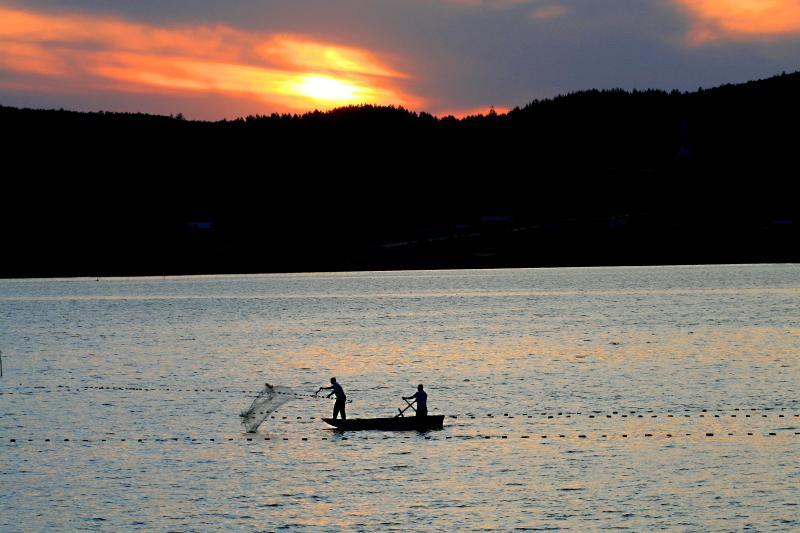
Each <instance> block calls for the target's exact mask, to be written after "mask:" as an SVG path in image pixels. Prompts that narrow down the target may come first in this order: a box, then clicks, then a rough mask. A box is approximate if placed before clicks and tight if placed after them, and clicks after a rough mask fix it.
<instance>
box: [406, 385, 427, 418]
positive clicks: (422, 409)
mask: <svg viewBox="0 0 800 533" xmlns="http://www.w3.org/2000/svg"><path fill="white" fill-rule="evenodd" d="M412 398H414V399H416V400H417V416H428V393H427V392H425V391H424V390H422V383H420V384H419V385H417V392H415V393H414V394H412V395H411V396H408V397H406V396H403V399H404V400H410V399H412Z"/></svg>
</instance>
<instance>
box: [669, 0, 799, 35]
mask: <svg viewBox="0 0 800 533" xmlns="http://www.w3.org/2000/svg"><path fill="white" fill-rule="evenodd" d="M675 2H676V3H677V4H678V5H679V6H680V7H681V8H682V9H684V10H685V11H686V12H687V13H689V15H690V16H691V17H692V18H693V20H694V27H693V29H692V32H691V34H690V41H691V42H692V43H693V44H703V43H706V42H709V41H714V40H719V39H759V38H771V37H773V38H774V37H780V36H786V35H791V34H797V33H800V1H798V0H675Z"/></svg>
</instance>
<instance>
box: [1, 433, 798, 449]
mask: <svg viewBox="0 0 800 533" xmlns="http://www.w3.org/2000/svg"><path fill="white" fill-rule="evenodd" d="M780 436H787V437H800V431H790V430H783V431H781V430H777V431H769V432H755V431H749V432H740V433H713V432H695V433H655V432H654V433H620V434H610V433H597V434H587V433H570V434H567V433H556V434H518V435H509V434H497V433H492V434H489V433H474V434H456V435H446V434H443V433H441V432H435V434H424V433H417V434H414V435H406V434H404V435H398V434H391V435H390V434H386V433H381V434H378V435H360V434H359V435H353V434H352V433H350V434H348V433H347V432H342V433H338V432H337V433H335V434H334V435H329V436H315V437H308V436H305V437H303V436H297V437H275V436H264V435H258V434H255V435H249V434H248V435H239V436H235V437H231V436H223V437H202V438H198V437H147V438H135V437H134V438H131V437H116V436H111V435H109V436H105V437H99V438H98V437H95V438H63V437H59V438H53V437H48V438H36V439H34V438H7V439H3V441H5V444H6V445H12V446H13V445H23V444H36V445H44V446H45V447H52V446H55V445H57V444H62V445H64V444H70V445H71V444H80V445H102V444H121V443H137V444H138V443H142V444H144V443H165V444H170V443H183V444H225V443H235V444H246V443H255V442H270V443H272V442H286V441H291V442H306V441H331V442H340V441H368V440H369V441H378V440H411V439H413V440H415V441H418V440H431V441H471V440H522V439H528V440H539V441H541V442H543V443H545V442H553V441H556V442H558V441H585V440H591V441H625V440H628V441H632V440H640V439H654V440H655V439H663V440H672V439H679V438H687V437H688V438H694V437H698V438H703V439H711V438H714V437H716V438H719V437H723V438H730V437H734V438H737V439H739V438H741V439H749V438H751V437H755V438H758V437H762V438H767V439H769V438H772V437H780ZM798 441H800V439H798Z"/></svg>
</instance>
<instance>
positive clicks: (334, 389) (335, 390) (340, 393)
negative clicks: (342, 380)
mask: <svg viewBox="0 0 800 533" xmlns="http://www.w3.org/2000/svg"><path fill="white" fill-rule="evenodd" d="M323 390H330V391H331V393H330V394H328V396H326V398H330V397H331V396H333V395H334V394H335V395H336V403H334V404H333V419H334V420H336V415H337V414H339V413H342V420H347V415H346V414H345V412H344V403H345V401H346V400H347V396H345V394H344V389H343V388H342V386H341V385H339V384H338V383H336V378H331V386H330V387H320V388H319V389H318V390H317V392H315V393H314V395H315V396H316V395H317V394H319V392H320V391H323Z"/></svg>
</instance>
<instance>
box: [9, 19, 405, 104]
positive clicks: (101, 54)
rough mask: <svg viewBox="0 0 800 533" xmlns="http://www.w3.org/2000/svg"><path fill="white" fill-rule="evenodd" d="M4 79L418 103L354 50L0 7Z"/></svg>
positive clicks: (398, 78)
mask: <svg viewBox="0 0 800 533" xmlns="http://www.w3.org/2000/svg"><path fill="white" fill-rule="evenodd" d="M0 69H3V70H5V71H11V72H16V73H19V74H24V75H26V76H27V77H26V79H28V80H30V79H34V80H35V78H36V77H38V78H39V79H40V81H41V82H42V83H36V82H35V81H28V83H29V84H30V85H29V87H28V88H29V89H30V90H43V88H44V87H52V85H53V82H54V81H55V82H57V83H58V84H61V86H63V87H70V88H72V89H84V90H88V89H93V90H94V89H99V90H115V91H127V92H163V93H187V92H188V93H211V94H219V95H221V96H224V97H229V98H245V99H250V100H256V101H260V102H262V103H263V104H264V105H265V106H268V109H267V110H269V111H273V110H277V111H305V110H308V109H312V108H317V109H325V108H330V107H336V106H341V105H350V104H362V103H370V104H394V105H402V106H406V107H416V106H418V105H420V103H421V101H420V100H419V99H418V98H416V97H414V96H413V95H410V94H408V93H406V92H405V91H404V90H403V89H402V88H401V84H402V81H403V80H405V79H407V78H408V77H409V76H408V75H406V74H404V73H401V72H399V71H397V70H395V69H393V68H391V67H390V66H389V65H386V64H385V63H384V62H383V61H381V60H380V59H379V58H378V57H377V56H376V55H375V54H374V53H372V52H370V51H367V50H362V49H358V48H354V47H348V46H341V45H338V44H331V43H325V42H318V41H315V40H313V39H310V38H307V37H304V36H298V35H285V34H279V35H270V36H265V35H257V34H251V33H247V32H242V31H238V30H236V29H233V28H229V27H224V26H218V27H178V28H162V27H156V26H149V25H145V24H137V23H131V22H128V21H125V20H121V19H117V18H110V17H99V16H92V15H82V14H59V15H57V16H56V15H51V14H47V13H43V12H36V11H25V10H19V9H7V8H2V7H0ZM31 76H33V78H31ZM45 82H46V83H45ZM14 83H16V84H19V83H22V82H21V81H20V80H15V82H14ZM258 111H261V112H263V111H264V110H263V109H255V110H254V112H258Z"/></svg>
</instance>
